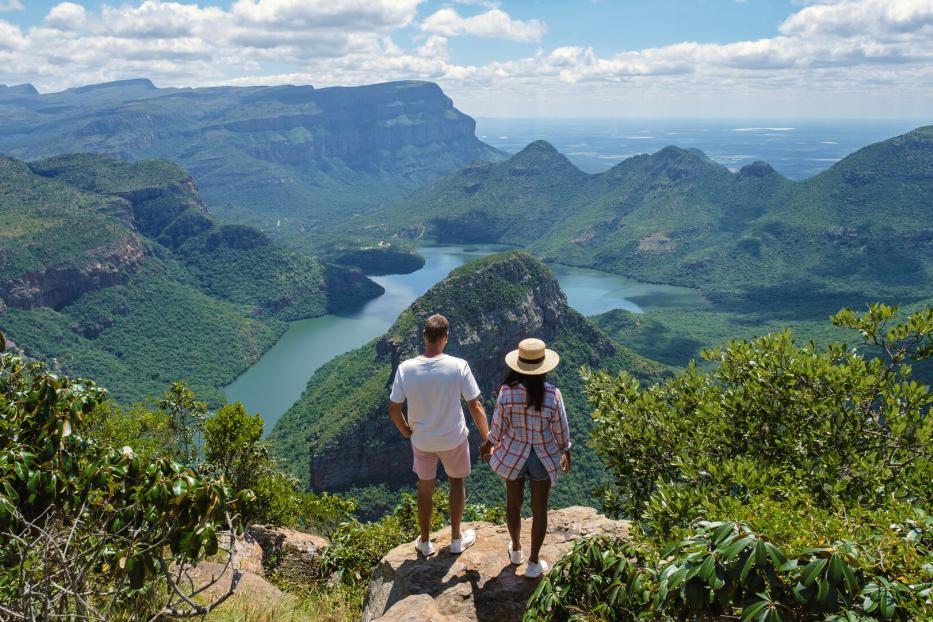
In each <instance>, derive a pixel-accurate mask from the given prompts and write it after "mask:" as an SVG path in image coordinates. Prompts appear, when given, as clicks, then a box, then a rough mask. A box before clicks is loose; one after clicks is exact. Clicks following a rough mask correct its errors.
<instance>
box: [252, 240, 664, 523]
mask: <svg viewBox="0 0 933 622" xmlns="http://www.w3.org/2000/svg"><path fill="white" fill-rule="evenodd" d="M433 313H443V314H444V315H445V316H447V318H448V319H449V320H450V323H451V330H450V342H449V344H448V347H447V352H448V353H449V354H452V355H454V356H460V357H463V358H465V359H466V360H467V361H468V362H469V363H470V365H471V368H472V369H473V372H474V375H475V376H476V378H477V380H478V382H479V383H480V387H481V389H482V390H483V398H484V402H485V403H486V406H487V411H488V413H489V414H491V413H492V405H493V404H494V402H495V398H496V395H497V393H498V388H499V383H500V382H501V381H502V379H503V378H504V377H505V372H506V367H505V364H504V361H503V358H504V356H505V354H506V353H507V352H508V351H509V350H511V349H513V348H514V347H515V346H516V344H517V343H518V342H519V341H520V340H521V339H522V338H524V337H527V336H538V337H540V338H542V339H544V340H546V341H547V342H548V343H549V344H550V347H553V348H555V349H556V350H557V351H558V352H560V354H561V365H560V367H559V368H558V370H557V371H556V372H554V373H553V374H552V378H551V380H552V381H553V382H555V383H556V384H557V385H558V386H559V387H560V388H561V390H562V392H563V393H564V395H565V399H566V402H567V408H568V412H569V416H570V422H571V433H572V435H573V436H574V438H575V439H576V443H577V444H576V447H577V448H578V449H577V450H576V451H575V453H574V470H573V471H572V472H571V473H570V474H569V475H568V476H567V477H566V478H564V480H563V481H562V482H561V484H560V485H559V486H558V487H557V488H556V489H555V490H554V492H553V499H554V503H555V504H556V506H558V507H562V506H566V505H572V504H579V503H584V504H588V505H592V504H594V503H596V496H595V495H594V493H593V491H594V489H595V488H596V487H598V486H599V485H601V484H605V483H607V482H608V479H607V474H606V472H605V469H604V468H603V466H602V465H601V464H600V463H599V461H598V460H596V458H595V455H594V454H593V453H592V451H591V450H590V449H589V448H588V447H587V445H586V443H585V439H586V438H587V437H588V435H589V432H590V429H591V427H592V422H591V420H590V418H589V416H588V407H587V405H586V402H585V399H584V397H583V391H582V384H581V380H580V373H579V372H580V368H581V367H582V366H589V367H593V368H598V369H604V370H611V371H619V370H623V369H624V370H628V371H629V372H630V373H633V374H635V375H636V376H638V377H640V378H643V379H645V380H655V379H659V378H661V377H663V376H664V375H665V374H666V373H668V372H667V370H666V368H664V367H663V366H661V365H658V364H656V363H654V362H652V361H649V360H648V359H645V358H643V357H641V356H639V355H637V354H635V353H634V352H632V351H631V350H628V349H626V348H623V347H620V346H618V345H617V344H615V343H613V342H612V341H611V340H610V339H609V338H607V337H606V336H605V335H604V334H603V333H602V332H601V331H600V330H599V329H598V328H596V327H595V326H594V325H593V324H591V323H590V322H589V321H588V320H586V319H585V318H583V317H582V316H581V315H580V314H579V313H577V312H576V311H574V310H573V309H571V308H570V307H569V306H568V305H567V300H566V297H565V295H564V293H563V292H562V291H561V290H560V286H559V285H558V283H557V280H556V278H555V277H554V275H553V274H552V273H551V272H550V270H548V269H547V267H545V266H544V264H542V263H541V262H540V261H539V260H537V259H534V258H533V257H531V256H530V255H528V254H526V253H514V252H513V253H504V254H500V255H493V256H490V257H485V258H483V259H479V260H476V261H473V262H470V263H468V264H466V265H465V266H462V267H460V268H458V269H457V270H454V271H453V272H452V273H451V274H450V275H449V276H448V277H447V278H445V279H444V280H442V281H441V282H439V283H437V284H436V285H435V286H433V287H432V288H431V289H430V290H428V291H427V292H426V293H425V294H424V295H423V296H422V297H420V298H418V299H417V300H416V301H415V302H414V303H412V305H411V306H410V307H409V308H408V309H406V310H405V311H403V312H402V314H401V315H400V316H399V318H398V320H396V322H395V324H394V325H393V326H392V327H391V328H390V329H389V330H388V331H387V332H386V334H385V335H384V336H383V337H381V338H379V339H376V340H374V341H373V342H371V343H369V344H367V345H365V346H363V347H361V348H359V349H357V350H354V351H352V352H348V353H346V354H343V355H341V356H338V357H337V358H335V359H334V360H333V361H331V362H330V363H328V364H326V365H324V366H323V367H321V368H320V369H319V370H318V371H317V372H315V374H314V376H312V378H311V380H310V381H309V382H308V386H307V388H306V389H305V392H304V393H303V395H302V397H301V398H300V399H299V400H298V402H296V403H295V405H294V406H292V408H291V409H289V411H288V412H286V413H285V415H283V417H282V418H281V419H280V420H279V421H278V422H277V424H276V426H275V428H274V430H273V431H272V434H271V435H270V442H271V444H272V449H273V451H274V452H275V453H276V454H277V455H278V456H279V457H281V458H283V459H284V460H285V463H284V466H285V467H286V468H288V469H289V471H290V472H291V473H293V474H294V475H296V476H297V477H299V478H301V479H302V480H303V481H305V482H307V483H309V484H310V485H311V486H312V487H313V488H315V489H319V490H341V489H344V490H345V489H349V488H352V487H363V486H374V485H380V484H385V485H387V486H389V487H390V488H393V487H395V488H397V487H398V486H403V485H409V484H411V483H412V482H413V476H412V474H411V472H410V470H411V449H410V447H409V446H408V441H406V440H405V439H403V438H402V437H401V436H400V435H398V434H397V433H396V430H395V429H394V427H393V426H392V425H391V423H390V421H389V419H388V410H387V408H388V394H389V383H390V380H391V378H392V374H393V372H394V369H393V367H394V365H397V364H398V362H399V361H401V360H404V359H406V358H409V357H411V356H414V355H416V354H417V353H418V352H420V349H421V347H422V344H421V328H422V322H423V320H424V318H426V317H427V316H429V315H431V314H433ZM472 439H473V441H474V446H475V445H476V444H478V436H477V434H476V432H475V431H474V432H473V434H472ZM309 448H310V455H309ZM474 448H475V447H474ZM309 464H310V468H309ZM470 481H471V484H470V496H471V497H470V498H471V499H473V500H475V501H477V502H479V503H492V504H498V503H499V502H500V501H501V499H500V497H501V485H500V483H499V482H498V481H497V479H496V478H495V476H493V475H492V473H491V472H489V471H488V469H483V468H477V470H476V471H475V472H474V474H473V475H472V476H471V478H470ZM356 492H357V493H360V494H363V495H367V494H369V492H367V491H356ZM355 494H356V493H355ZM376 496H377V497H378V496H379V495H376Z"/></svg>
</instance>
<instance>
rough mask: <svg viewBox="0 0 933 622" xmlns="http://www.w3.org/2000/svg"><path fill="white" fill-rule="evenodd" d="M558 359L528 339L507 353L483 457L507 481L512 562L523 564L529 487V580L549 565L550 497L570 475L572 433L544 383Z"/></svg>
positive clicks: (554, 395)
mask: <svg viewBox="0 0 933 622" xmlns="http://www.w3.org/2000/svg"><path fill="white" fill-rule="evenodd" d="M559 361H560V357H559V356H558V355H557V353H556V352H554V351H553V350H548V349H547V348H546V347H545V344H544V342H543V341H541V340H540V339H524V340H522V342H521V343H519V344H518V349H517V350H513V351H511V352H509V354H508V355H506V357H505V364H506V365H508V366H509V368H510V369H511V371H510V372H509V374H508V376H507V377H506V379H505V381H504V382H503V383H502V387H501V388H500V389H499V399H498V400H497V401H496V409H495V412H494V413H493V416H492V427H491V428H490V430H489V438H488V440H487V441H486V443H485V444H484V445H483V447H482V448H481V449H480V453H481V455H482V456H483V460H487V461H488V462H489V466H490V467H492V470H493V471H495V472H496V474H498V475H499V476H500V477H502V478H503V479H504V480H505V488H506V522H507V524H508V528H509V535H510V536H511V542H509V550H508V552H509V561H510V562H511V563H513V564H521V563H522V561H523V560H522V557H523V556H522V544H521V529H522V522H521V521H522V503H523V502H524V497H525V480H526V479H528V480H530V481H531V514H532V522H531V550H530V551H529V554H528V566H527V567H526V568H525V576H526V577H531V578H534V577H539V576H541V575H542V574H544V573H545V572H547V571H548V568H549V565H548V563H547V562H546V561H544V560H543V559H540V558H539V557H538V554H539V552H540V551H541V545H542V544H543V543H544V535H545V534H546V533H547V509H548V495H549V494H550V491H551V486H552V485H554V484H555V483H557V471H558V469H560V470H561V471H564V472H567V471H569V470H570V429H569V427H568V425H567V411H566V410H565V409H564V400H563V398H562V397H561V394H560V390H559V389H557V387H555V386H554V385H552V384H550V383H548V382H546V381H545V374H546V373H547V372H549V371H551V370H552V369H554V368H555V367H556V366H557V363H558V362H559Z"/></svg>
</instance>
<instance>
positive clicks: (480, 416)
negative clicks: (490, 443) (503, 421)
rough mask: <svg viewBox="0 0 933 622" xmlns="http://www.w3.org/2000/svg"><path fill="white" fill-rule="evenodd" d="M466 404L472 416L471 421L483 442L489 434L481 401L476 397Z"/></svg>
mask: <svg viewBox="0 0 933 622" xmlns="http://www.w3.org/2000/svg"><path fill="white" fill-rule="evenodd" d="M467 405H468V406H469V407H470V415H472V416H473V423H475V424H476V429H477V430H479V435H480V438H482V439H483V442H484V443H485V442H486V439H487V437H488V436H489V424H488V423H487V422H486V409H485V408H483V402H482V401H481V399H480V398H479V397H477V398H475V399H472V400H470V401H469V402H467Z"/></svg>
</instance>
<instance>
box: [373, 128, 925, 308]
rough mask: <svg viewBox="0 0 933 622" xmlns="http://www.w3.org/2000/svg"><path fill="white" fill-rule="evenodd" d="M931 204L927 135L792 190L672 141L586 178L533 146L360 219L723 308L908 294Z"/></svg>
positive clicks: (765, 170) (891, 143)
mask: <svg viewBox="0 0 933 622" xmlns="http://www.w3.org/2000/svg"><path fill="white" fill-rule="evenodd" d="M539 171H540V172H542V174H537V172H539ZM545 171H546V174H545V173H544V172H545ZM931 197H933V127H926V128H920V129H917V130H915V131H913V132H909V133H908V134H905V135H903V136H899V137H896V138H892V139H890V140H887V141H884V142H881V143H878V144H875V145H871V146H868V147H865V148H864V149H861V150H859V151H858V152H856V153H854V154H852V155H850V156H848V157H847V158H845V159H843V160H841V161H840V162H838V163H836V164H835V165H834V166H832V167H831V168H829V169H828V170H826V171H824V172H823V173H821V174H819V175H817V176H815V177H813V178H811V179H808V180H805V181H801V182H794V181H791V180H789V179H787V178H785V177H783V176H782V175H780V174H779V173H777V172H776V171H774V169H772V168H771V167H770V166H769V165H768V164H767V163H764V162H756V163H754V164H751V165H749V166H746V167H744V168H743V169H741V170H740V171H738V172H735V173H733V172H730V171H729V170H728V169H727V168H725V167H724V166H721V165H719V164H717V163H715V162H713V161H711V160H709V159H708V158H706V157H705V156H704V155H703V154H702V153H701V152H698V151H697V150H685V149H680V148H678V147H673V146H671V147H667V148H665V149H662V150H661V151H658V152H657V153H654V154H652V155H640V156H635V157H632V158H629V159H627V160H624V161H623V162H621V163H619V164H618V165H616V166H615V167H613V168H612V169H610V170H608V171H606V172H604V173H601V174H586V173H583V172H581V171H579V170H577V169H576V168H575V167H574V166H573V165H572V164H570V163H569V162H567V161H566V159H564V158H563V157H562V156H560V155H559V154H558V153H557V152H556V151H555V150H554V149H553V147H551V146H550V145H547V144H546V143H542V142H540V141H539V142H536V143H532V144H531V145H529V146H528V147H527V148H525V149H524V150H523V151H522V152H520V153H518V154H516V155H515V156H513V157H512V158H510V159H508V160H506V161H504V162H500V163H496V164H485V165H481V166H469V167H467V168H465V169H463V170H462V171H461V172H459V173H457V174H456V175H453V176H450V177H446V178H443V179H440V180H438V181H436V182H434V183H432V184H431V185H429V186H427V187H425V188H423V189H421V190H419V191H416V192H415V193H413V194H412V195H410V196H409V197H406V198H405V199H403V200H402V201H400V202H398V203H396V204H395V205H394V206H392V207H389V208H386V209H383V210H378V211H376V212H373V213H371V214H368V215H366V216H364V217H363V218H361V219H360V221H359V225H356V227H357V229H356V230H357V231H359V232H364V231H369V232H371V233H372V232H379V233H380V235H382V236H384V237H392V236H393V235H397V236H401V237H422V238H426V239H434V240H438V241H441V242H453V241H464V240H465V239H468V240H470V241H476V242H500V243H508V244H515V245H519V246H523V247H526V248H530V249H533V250H534V252H535V253H536V254H537V255H539V256H541V257H543V258H545V259H552V260H555V261H560V262H562V263H569V264H574V265H579V266H587V267H595V268H599V269H602V270H609V271H613V272H617V273H620V274H625V275H628V276H632V277H635V278H639V279H642V280H648V281H654V282H658V281H660V282H665V283H674V284H679V285H688V286H696V287H700V288H702V289H703V290H704V291H705V292H706V293H708V294H709V295H711V296H712V297H714V298H719V299H729V298H733V297H734V296H736V295H739V296H746V295H751V296H758V295H759V294H760V295H765V293H766V290H767V288H772V289H771V290H770V291H772V292H773V288H774V287H783V286H785V285H786V284H788V283H802V282H809V283H811V284H815V285H812V287H810V289H813V288H816V289H819V288H826V289H832V290H838V291H849V292H859V293H861V292H866V291H876V290H875V288H877V287H884V288H887V287H890V286H895V287H902V288H904V289H903V291H900V292H899V293H903V294H907V295H910V293H909V291H908V290H909V287H908V286H909V285H912V284H914V285H915V284H917V283H926V282H929V277H930V276H931V275H933V272H931V269H933V242H931V240H933V226H931V224H930V223H931V222H933V220H931V216H933V198H931ZM752 290H760V291H758V293H756V292H755V291H752ZM769 295H770V294H769ZM846 304H849V303H846Z"/></svg>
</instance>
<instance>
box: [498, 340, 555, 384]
mask: <svg viewBox="0 0 933 622" xmlns="http://www.w3.org/2000/svg"><path fill="white" fill-rule="evenodd" d="M559 362H560V356H559V355H558V354H557V352H555V351H554V350H548V349H547V348H545V347H544V342H543V341H541V340H540V339H534V338H531V339H522V340H521V341H520V342H519V344H518V349H517V350H512V351H511V352H509V353H508V354H506V355H505V364H506V365H508V366H509V367H511V368H512V369H514V370H515V371H517V372H519V373H522V374H528V375H529V376H537V375H540V374H546V373H548V372H549V371H551V370H552V369H554V368H555V367H557V364H558V363H559Z"/></svg>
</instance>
